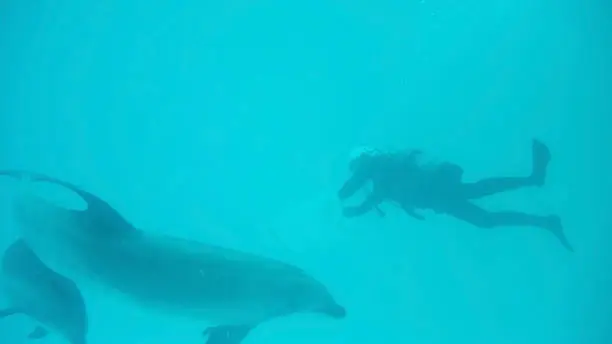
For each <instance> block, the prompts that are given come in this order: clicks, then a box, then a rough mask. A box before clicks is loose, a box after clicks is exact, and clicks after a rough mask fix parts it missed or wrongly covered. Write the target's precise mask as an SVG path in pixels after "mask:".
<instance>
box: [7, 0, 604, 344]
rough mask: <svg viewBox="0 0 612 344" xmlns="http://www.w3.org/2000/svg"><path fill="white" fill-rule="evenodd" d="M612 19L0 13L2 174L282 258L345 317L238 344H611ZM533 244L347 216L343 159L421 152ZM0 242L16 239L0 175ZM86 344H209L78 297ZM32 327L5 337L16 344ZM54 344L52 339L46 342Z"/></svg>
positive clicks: (569, 8) (284, 10) (474, 9)
mask: <svg viewBox="0 0 612 344" xmlns="http://www.w3.org/2000/svg"><path fill="white" fill-rule="evenodd" d="M611 15H612V9H611V6H610V4H608V3H607V2H605V1H602V0H600V1H586V2H584V1H583V2H578V1H558V0H557V1H552V0H517V1H509V0H505V1H500V0H492V1H475V0H468V1H451V0H446V1H442V0H440V1H435V0H424V1H419V0H414V1H390V0H381V1H357V2H355V1H352V2H349V1H316V0H315V1H308V2H306V1H304V2H288V1H285V2H281V1H257V2H249V1H244V0H230V1H225V2H222V3H221V2H201V1H199V2H196V1H185V2H175V3H169V2H168V3H166V4H164V3H156V4H152V3H151V2H145V1H138V0H136V1H117V0H108V1H104V2H89V3H88V2H75V1H72V2H71V1H44V0H42V1H36V2H34V1H15V0H5V1H3V2H1V3H0V121H1V122H0V130H1V135H0V140H1V141H0V149H1V151H0V162H1V164H0V167H1V168H26V169H32V170H36V171H40V172H44V173H48V174H51V175H54V176H57V177H60V178H63V179H66V180H70V181H71V182H74V183H76V184H78V185H81V186H83V187H85V188H86V189H88V190H89V191H91V192H94V193H96V194H98V195H99V196H101V197H103V198H104V199H106V200H108V201H109V202H110V203H111V204H113V205H114V206H115V207H116V208H117V209H119V210H120V211H121V212H122V213H123V214H124V215H125V216H126V217H128V218H129V219H130V220H131V221H132V222H134V223H135V224H137V226H138V227H140V228H146V229H147V230H151V231H158V232H163V233H171V234H173V235H177V236H181V237H186V238H190V239H196V240H200V241H206V242H211V243H215V244H219V245H224V246H228V247H233V248H238V249H243V250H247V251H250V252H255V253H259V254H263V255H266V256H270V257H275V258H279V259H282V260H284V261H287V262H291V263H294V264H296V265H299V266H300V267H303V268H304V269H306V270H308V271H309V272H310V273H312V274H313V275H314V276H316V277H317V278H318V279H320V280H321V281H323V282H324V283H325V284H326V285H327V286H328V287H329V289H330V290H331V291H332V293H333V294H334V296H335V297H336V298H337V299H338V301H339V302H340V303H341V304H343V305H344V306H345V307H346V309H347V312H348V316H347V317H346V319H343V320H330V319H325V318H321V317H316V316H302V315H296V316H292V317H289V318H287V319H278V320H274V321H271V322H270V323H268V324H265V325H262V326H261V327H260V328H258V329H257V330H255V331H254V332H253V333H251V334H250V335H249V337H247V339H246V340H245V341H244V343H245V344H250V343H253V344H255V343H313V342H316V343H427V344H429V343H454V344H456V343H471V344H478V343H483V344H484V343H487V344H490V343H508V344H510V343H521V344H523V343H524V344H528V343H538V344H542V343H546V344H547V343H555V344H563V343H610V342H612V335H611V333H610V331H609V330H608V328H609V326H610V323H611V321H612V311H610V307H612V299H611V298H610V295H609V294H610V290H612V289H611V288H612V269H611V268H610V265H611V263H612V254H611V253H610V240H611V239H612V234H610V228H612V223H611V222H612V221H611V220H610V218H609V216H608V211H609V210H608V209H607V208H608V207H607V206H608V205H609V204H610V201H611V200H610V196H609V195H610V192H611V191H612V181H611V179H610V173H611V172H612V165H611V164H610V163H609V162H608V159H607V157H608V156H609V148H606V147H610V146H611V145H610V141H611V140H610V139H609V136H610V133H611V130H610V128H612V126H611V124H610V114H611V113H612V97H610V93H611V92H610V90H611V89H612V43H611V42H612V24H611V23H612V21H610V18H611ZM532 137H538V138H540V139H542V140H543V141H545V142H546V143H547V144H548V145H549V146H550V148H551V151H552V154H553V162H552V164H551V167H550V168H551V170H550V174H549V178H548V180H547V185H546V186H545V188H543V189H533V190H532V189H529V190H521V191H517V192H513V193H508V194H503V195H500V196H496V197H492V198H489V199H486V200H483V202H482V203H483V205H486V206H487V207H488V208H490V209H519V210H525V211H531V212H539V213H558V214H560V215H561V216H562V218H563V221H564V224H565V227H566V232H567V235H568V237H569V238H570V240H571V241H572V243H573V244H574V246H575V247H576V253H574V254H573V255H572V254H568V253H567V252H565V251H564V250H562V249H561V247H560V245H558V243H557V242H556V241H555V240H554V239H553V238H551V237H550V236H549V235H548V233H544V232H542V231H538V230H535V229H530V228H529V229H523V228H508V229H500V230H481V229H477V228H474V227H472V226H470V225H467V224H464V223H461V222H458V221H456V220H454V219H452V218H447V217H444V216H441V215H435V214H433V213H426V214H425V216H426V217H427V221H424V222H419V221H415V220H414V219H411V218H409V217H407V216H405V215H404V214H402V213H400V212H399V211H398V210H397V209H394V208H393V207H386V210H387V213H388V214H387V217H386V218H385V219H380V218H378V217H377V216H376V215H375V214H369V215H367V216H364V217H361V218H359V219H351V220H348V219H343V218H342V217H341V215H340V205H339V203H338V202H337V200H336V199H335V193H336V191H337V189H338V188H339V187H340V185H341V184H342V182H343V181H344V179H345V178H346V177H347V176H348V171H347V166H346V164H347V155H348V153H349V151H350V150H351V148H352V147H354V146H356V145H362V144H368V145H373V146H380V147H390V148H391V147H400V148H401V147H418V148H421V149H423V150H425V151H427V152H428V154H431V155H432V156H434V157H438V158H439V159H447V160H452V161H455V162H457V163H459V164H461V165H462V166H464V169H465V170H466V179H470V180H475V179H478V178H480V177H484V176H492V175H505V174H511V175H514V174H523V173H527V172H528V171H529V168H530V167H529V166H530V151H529V147H530V140H531V138H532ZM0 185H1V186H0V187H1V188H2V190H7V191H6V192H3V193H2V195H1V196H0V208H1V210H0V215H1V217H2V219H1V220H0V221H1V222H0V223H1V224H2V226H3V229H2V234H1V235H0V245H1V246H2V249H4V248H5V247H6V246H7V245H8V244H9V243H10V242H11V240H13V238H14V237H15V235H16V234H15V233H16V230H15V225H14V223H13V222H12V218H11V216H10V212H9V205H10V197H11V195H12V192H13V190H14V189H15V183H14V182H13V181H10V180H5V179H2V180H1V181H0ZM83 293H84V294H85V296H86V298H87V301H88V307H89V309H90V318H91V330H90V344H98V343H109V342H112V343H122V342H125V343H150V344H155V343H160V344H161V343H169V342H172V343H202V342H203V340H202V338H201V337H200V331H201V330H202V329H203V328H204V327H205V326H206V324H200V323H196V322H193V321H185V320H182V319H180V320H179V319H177V318H175V317H173V316H170V315H168V314H163V313H153V312H150V311H149V310H146V309H142V308H139V307H137V306H134V305H132V304H130V303H127V302H125V301H124V300H122V299H119V298H117V297H116V296H114V295H111V294H109V293H106V292H102V291H99V290H93V289H91V290H90V289H87V288H83ZM32 326H33V323H32V321H30V320H29V319H26V318H24V317H14V318H7V319H4V320H3V321H0V342H1V343H3V344H4V343H7V344H9V343H10V344H12V343H24V342H25V339H24V338H25V336H26V335H27V334H28V333H29V331H30V330H31V328H32ZM45 342H48V343H62V342H61V339H59V338H58V337H55V336H51V337H50V338H48V339H45Z"/></svg>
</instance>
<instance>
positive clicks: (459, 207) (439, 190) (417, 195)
mask: <svg viewBox="0 0 612 344" xmlns="http://www.w3.org/2000/svg"><path fill="white" fill-rule="evenodd" d="M532 154H533V167H532V173H531V174H530V175H529V176H527V177H500V178H487V179H482V180H480V181H477V182H473V183H466V182H463V181H462V175H463V170H462V169H461V167H459V166H458V165H455V164H452V163H443V164H441V165H439V166H438V167H437V168H436V169H433V170H426V169H423V168H420V167H419V166H418V164H416V162H415V161H413V160H414V159H403V160H402V159H398V158H397V157H396V156H392V155H377V156H372V157H365V158H363V159H364V160H363V161H362V162H361V163H360V164H359V165H358V166H356V167H355V169H354V171H353V175H352V176H351V178H350V179H349V180H348V181H346V183H344V185H343V186H342V188H341V189H340V190H339V192H338V197H339V198H340V200H345V199H347V198H348V197H350V196H352V195H353V194H354V193H355V192H356V191H357V190H359V189H360V188H361V187H362V186H363V185H364V184H365V183H366V182H367V181H368V180H371V181H372V184H373V189H372V192H371V193H370V194H369V195H368V196H367V198H366V200H365V201H364V202H363V203H361V204H360V205H358V206H354V207H345V208H344V212H343V213H344V216H346V217H354V216H360V215H362V214H365V213H367V212H369V211H370V210H372V209H378V208H377V207H378V205H379V204H381V203H382V202H384V201H393V202H395V203H397V204H398V205H400V206H401V208H402V209H404V211H406V213H408V214H409V215H411V216H413V217H415V218H418V219H423V217H422V216H421V215H419V214H418V213H416V212H415V209H431V210H433V211H435V212H436V213H440V214H447V215H450V216H453V217H455V218H457V219H460V220H463V221H466V222H468V223H471V224H472V225H474V226H477V227H480V228H493V227H502V226H534V227H539V228H544V229H547V230H549V231H551V232H553V234H555V235H556V236H557V237H558V238H559V239H560V240H561V242H562V244H563V245H564V246H565V247H566V248H567V249H568V250H572V248H571V246H570V245H569V243H568V242H567V240H566V238H565V236H564V235H563V229H562V226H561V220H560V219H559V217H558V216H555V215H551V216H541V215H532V214H527V213H523V212H517V211H499V212H492V211H488V210H485V209H483V208H481V207H479V206H477V205H475V204H474V203H472V202H470V200H474V199H478V198H482V197H486V196H490V195H493V194H496V193H500V192H504V191H510V190H515V189H519V188H524V187H533V186H542V185H544V181H545V179H546V169H547V166H548V163H549V161H550V152H549V150H548V148H547V147H546V146H545V145H544V144H543V143H541V142H540V141H537V140H534V141H533V144H532Z"/></svg>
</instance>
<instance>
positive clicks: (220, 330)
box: [204, 325, 253, 344]
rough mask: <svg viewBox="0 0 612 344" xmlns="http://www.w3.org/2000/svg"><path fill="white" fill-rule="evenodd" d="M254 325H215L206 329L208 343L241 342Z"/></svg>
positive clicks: (225, 343)
mask: <svg viewBox="0 0 612 344" xmlns="http://www.w3.org/2000/svg"><path fill="white" fill-rule="evenodd" d="M252 329H253V326H249V325H241V326H215V327H209V328H207V329H206V330H205V331H204V336H205V337H207V339H206V344H240V343H241V342H242V340H243V339H244V338H246V336H247V335H248V334H249V332H251V330H252Z"/></svg>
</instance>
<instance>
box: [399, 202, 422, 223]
mask: <svg viewBox="0 0 612 344" xmlns="http://www.w3.org/2000/svg"><path fill="white" fill-rule="evenodd" d="M402 209H404V212H406V214H408V215H409V216H412V217H414V218H415V219H417V220H421V221H423V220H425V217H424V216H423V215H421V214H419V213H417V212H416V211H415V209H414V208H413V207H410V206H407V205H404V204H402Z"/></svg>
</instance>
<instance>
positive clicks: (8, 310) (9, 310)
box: [0, 308, 20, 319]
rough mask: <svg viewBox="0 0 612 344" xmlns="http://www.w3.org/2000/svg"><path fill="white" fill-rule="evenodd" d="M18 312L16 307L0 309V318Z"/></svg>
mask: <svg viewBox="0 0 612 344" xmlns="http://www.w3.org/2000/svg"><path fill="white" fill-rule="evenodd" d="M17 313H20V312H19V310H17V309H16V308H6V309H0V319H2V318H6V317H9V316H11V315H13V314H17Z"/></svg>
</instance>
